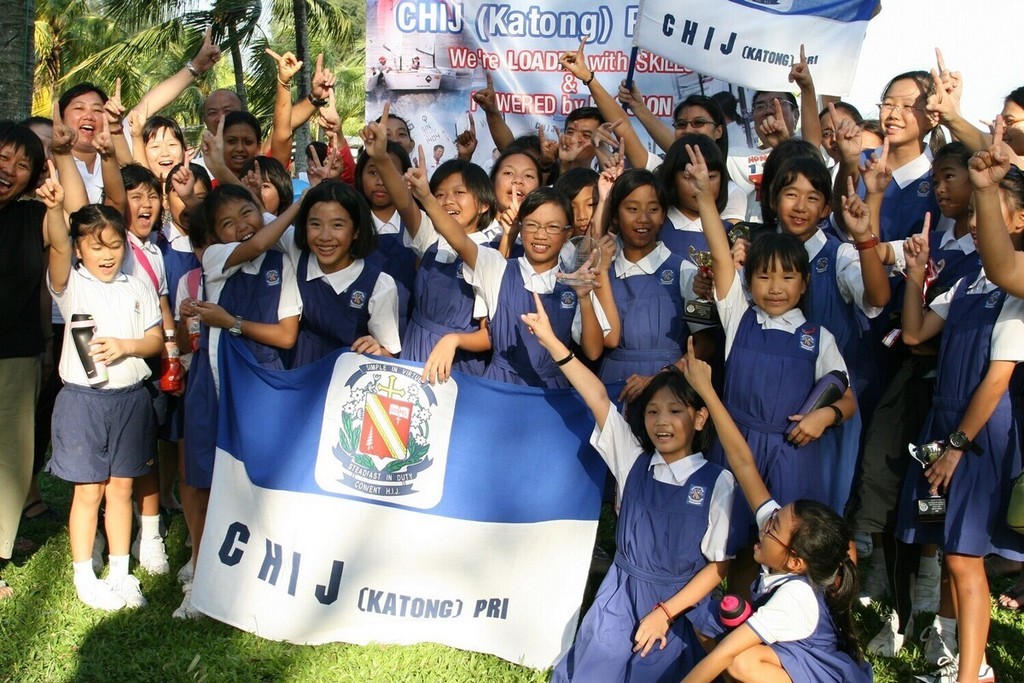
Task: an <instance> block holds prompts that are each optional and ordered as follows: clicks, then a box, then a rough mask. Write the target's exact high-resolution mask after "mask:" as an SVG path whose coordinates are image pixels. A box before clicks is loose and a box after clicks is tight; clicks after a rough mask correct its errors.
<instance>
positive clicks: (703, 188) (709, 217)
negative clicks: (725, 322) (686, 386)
mask: <svg viewBox="0 0 1024 683" xmlns="http://www.w3.org/2000/svg"><path fill="white" fill-rule="evenodd" d="M686 153H687V154H689V155H690V163H688V164H687V165H686V169H685V170H684V173H688V174H690V175H691V176H692V177H693V184H694V187H695V188H696V189H697V208H698V210H699V213H700V223H701V229H703V230H704V237H705V238H706V239H707V241H708V247H709V248H710V249H711V272H712V274H713V276H714V279H715V296H716V297H718V299H719V300H722V299H724V298H725V297H726V295H727V294H728V293H729V289H730V288H731V287H732V282H733V280H734V279H735V277H736V266H735V265H734V264H733V260H732V249H731V248H730V247H729V236H728V235H727V234H726V232H725V229H724V227H723V226H722V217H721V215H719V213H718V207H717V206H715V196H714V195H713V194H712V193H711V182H710V180H709V179H708V165H707V162H705V161H704V155H703V154H702V153H701V151H700V147H697V146H694V145H687V146H686Z"/></svg>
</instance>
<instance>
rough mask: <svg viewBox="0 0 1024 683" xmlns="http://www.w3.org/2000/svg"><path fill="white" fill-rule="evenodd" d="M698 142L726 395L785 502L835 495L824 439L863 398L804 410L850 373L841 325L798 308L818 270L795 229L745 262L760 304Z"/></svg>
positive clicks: (758, 243) (760, 240)
mask: <svg viewBox="0 0 1024 683" xmlns="http://www.w3.org/2000/svg"><path fill="white" fill-rule="evenodd" d="M689 149H690V157H691V158H693V159H694V160H695V161H694V162H693V163H692V164H690V165H688V166H687V172H688V173H690V174H691V175H692V177H693V183H694V185H695V186H696V187H697V188H698V190H700V191H701V195H700V198H699V201H700V206H701V219H702V222H703V223H704V225H705V228H706V231H705V234H706V235H707V238H708V246H710V248H711V260H712V270H713V275H714V283H715V296H716V297H717V304H718V312H719V315H720V317H721V319H722V325H723V327H724V328H725V358H726V361H725V385H724V400H725V403H726V405H727V406H729V413H730V415H732V416H733V419H734V420H736V422H737V423H738V424H739V425H740V429H741V430H742V431H743V434H744V436H745V437H746V438H747V440H748V441H749V442H750V447H751V449H752V450H753V452H754V459H755V461H756V462H757V466H758V471H759V472H760V473H761V476H762V477H763V478H764V480H765V481H766V482H767V484H768V488H769V490H770V491H771V492H772V495H773V496H774V497H775V498H776V499H777V500H779V501H780V502H781V503H783V504H785V503H788V502H791V501H793V500H796V499H798V498H809V499H811V500H818V501H820V502H823V503H827V502H828V495H827V489H826V487H825V481H826V479H825V466H824V464H823V462H822V459H821V457H820V454H819V448H818V443H817V440H818V439H819V438H820V437H821V435H822V434H823V433H824V432H825V430H827V429H829V428H831V427H833V426H838V425H839V424H842V422H843V421H844V420H845V419H847V418H848V417H850V416H851V415H853V413H854V412H855V411H856V399H855V398H854V396H853V392H852V391H850V390H849V389H847V391H846V393H845V394H844V395H843V396H842V397H841V398H840V399H839V400H837V401H836V402H835V403H834V404H832V405H829V406H825V407H823V408H819V409H817V410H814V411H812V412H810V413H809V414H807V415H801V414H799V410H800V406H801V405H803V403H804V401H805V400H806V398H807V395H808V394H809V393H810V391H811V389H812V388H813V387H814V385H815V383H816V382H817V381H818V380H820V379H821V378H822V377H824V376H825V375H827V374H828V373H830V372H832V371H841V372H846V364H845V363H844V362H843V358H842V356H841V355H840V353H839V349H838V346H837V345H836V342H835V338H834V337H833V336H832V333H831V332H829V331H828V330H826V329H824V328H823V327H821V325H820V324H819V323H818V322H817V321H809V320H808V319H807V318H806V317H805V316H804V314H803V313H802V312H801V310H800V308H799V307H800V304H801V300H802V298H803V295H804V292H805V291H806V288H807V281H808V278H809V272H808V270H809V266H808V259H807V251H806V249H805V248H804V245H803V244H802V243H801V242H800V240H799V239H798V238H796V237H794V236H793V235H787V234H775V233H765V234H762V235H759V236H758V237H757V238H755V239H754V241H753V243H752V244H751V246H750V251H749V253H748V255H747V262H746V266H745V271H744V276H745V279H746V284H747V287H748V288H749V290H750V297H751V299H752V300H753V304H754V305H753V306H750V305H749V304H748V303H747V300H746V297H745V296H744V293H743V288H742V287H741V286H740V283H739V278H737V277H736V267H735V266H734V265H733V261H732V254H731V253H730V250H729V240H728V238H727V237H726V235H725V231H723V230H719V229H718V227H719V225H716V224H715V220H716V219H717V211H716V209H715V205H714V203H713V197H712V195H711V193H710V191H709V190H708V187H709V184H708V181H707V167H706V166H705V165H704V160H703V156H702V155H701V153H700V150H698V149H695V148H689ZM719 224H720V221H719ZM812 226H813V223H812ZM792 423H795V424H792ZM711 459H712V461H713V462H718V463H720V464H723V465H724V464H725V460H724V457H723V456H722V454H721V451H720V449H715V450H714V451H712V454H711ZM737 515H739V516H740V517H742V518H745V524H746V525H747V526H748V527H749V525H750V522H751V521H752V520H751V518H750V513H749V512H748V511H746V510H745V509H743V508H740V509H739V510H737ZM733 564H734V569H733V572H732V575H731V576H730V584H731V585H734V586H740V587H744V586H747V585H749V584H750V581H751V580H752V579H753V569H754V565H753V563H752V562H750V556H749V553H748V554H746V555H745V556H744V555H740V556H739V557H738V558H737V561H736V562H735V563H733Z"/></svg>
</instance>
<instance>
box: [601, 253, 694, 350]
mask: <svg viewBox="0 0 1024 683" xmlns="http://www.w3.org/2000/svg"><path fill="white" fill-rule="evenodd" d="M671 255H672V251H671V250H670V249H669V248H668V247H666V246H665V245H664V244H663V243H662V242H657V243H656V244H655V246H654V250H653V251H652V252H651V253H649V254H647V256H644V257H643V258H642V259H640V260H639V261H637V262H635V263H634V262H633V261H630V260H628V259H627V258H626V256H625V252H624V251H623V249H622V240H621V239H619V240H618V252H617V253H616V254H615V277H617V278H618V279H620V280H623V279H625V278H627V277H635V276H637V275H654V274H655V273H657V272H658V270H659V269H660V268H661V264H663V263H664V262H665V260H666V259H667V258H668V257H669V256H671ZM696 277H697V266H695V265H693V264H692V263H690V262H689V261H687V260H686V259H683V260H682V261H681V262H680V264H679V277H678V281H679V293H680V294H681V295H682V297H683V299H684V300H686V299H693V298H694V297H695V296H696V295H695V294H694V293H693V281H694V279H695V278H696ZM686 325H687V326H688V327H689V328H690V331H691V332H699V331H700V330H702V329H707V328H706V327H705V326H695V325H694V324H692V323H686Z"/></svg>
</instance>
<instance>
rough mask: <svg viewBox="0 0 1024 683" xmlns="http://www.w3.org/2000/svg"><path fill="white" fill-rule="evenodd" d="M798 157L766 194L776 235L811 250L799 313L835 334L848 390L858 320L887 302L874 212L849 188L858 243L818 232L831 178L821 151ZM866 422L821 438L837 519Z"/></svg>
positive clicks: (854, 380)
mask: <svg viewBox="0 0 1024 683" xmlns="http://www.w3.org/2000/svg"><path fill="white" fill-rule="evenodd" d="M811 152H813V153H814V155H813V156H810V155H800V156H793V157H791V158H789V159H787V160H786V161H784V162H783V163H782V165H781V166H780V167H779V169H778V171H777V172H776V173H775V174H774V175H773V178H772V180H771V185H770V187H769V188H767V191H768V192H769V197H770V200H769V201H770V204H771V210H772V214H773V215H775V216H776V217H777V220H778V229H779V231H780V232H782V233H786V234H789V235H793V236H795V237H796V238H797V239H799V240H800V241H801V242H802V243H803V245H804V249H805V250H806V251H807V257H808V261H809V263H810V266H811V267H810V278H809V280H808V285H807V294H806V296H804V299H803V305H802V309H803V312H804V314H805V315H806V316H807V317H808V318H809V319H811V320H815V321H817V322H819V323H820V324H821V325H823V326H824V327H825V329H827V330H828V331H829V332H831V333H832V334H833V335H835V340H836V344H837V345H838V347H839V350H840V352H841V353H842V356H843V358H844V359H845V360H846V363H847V370H848V372H849V376H848V379H849V383H850V386H851V387H857V386H859V385H858V379H859V375H858V373H857V367H856V365H855V361H856V359H857V357H858V355H859V354H860V351H861V346H862V340H861V325H860V322H859V321H858V315H862V316H864V317H865V318H867V319H871V318H874V317H876V316H877V315H878V314H879V313H881V312H882V307H883V306H885V304H886V303H888V301H889V281H888V276H887V274H886V270H885V266H884V264H883V263H882V259H881V257H880V255H879V253H878V250H876V249H875V245H876V244H877V243H878V240H877V238H876V237H875V236H874V235H873V234H872V232H873V231H877V226H874V228H873V226H872V217H871V211H870V210H869V208H868V206H867V205H866V204H865V203H864V202H862V201H861V200H860V199H859V198H858V197H857V195H856V194H855V193H854V192H853V191H852V184H851V189H850V192H849V193H848V195H847V196H846V197H845V198H844V200H843V212H842V213H843V214H844V217H845V224H846V226H847V230H848V231H849V233H850V235H851V238H852V239H853V243H852V244H850V243H846V242H840V241H839V240H838V239H836V238H835V237H832V236H829V235H828V234H827V233H825V232H824V231H822V230H820V229H819V228H818V224H819V223H820V222H821V221H822V220H823V219H825V218H827V216H828V214H829V212H830V207H831V200H832V179H831V176H830V175H829V172H828V169H826V168H825V164H824V163H822V161H821V157H820V155H818V154H817V153H816V150H811ZM860 436H861V419H860V414H859V413H858V412H855V413H854V414H853V415H851V416H850V418H849V419H848V420H847V421H846V422H845V423H844V424H843V425H842V426H841V427H838V428H836V429H831V430H828V431H827V432H825V433H824V434H823V435H822V443H821V446H820V452H821V454H822V457H823V458H825V459H826V460H825V462H826V466H825V467H826V472H828V476H827V477H826V481H825V485H826V486H827V487H828V490H827V494H828V498H827V499H826V502H828V503H829V504H830V505H831V506H832V509H833V510H835V511H836V512H842V511H843V510H844V509H845V508H846V501H847V499H848V498H849V496H850V488H851V486H852V483H853V476H854V472H855V470H856V466H857V453H858V450H859V446H860Z"/></svg>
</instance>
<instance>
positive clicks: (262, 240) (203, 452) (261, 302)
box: [175, 185, 302, 617]
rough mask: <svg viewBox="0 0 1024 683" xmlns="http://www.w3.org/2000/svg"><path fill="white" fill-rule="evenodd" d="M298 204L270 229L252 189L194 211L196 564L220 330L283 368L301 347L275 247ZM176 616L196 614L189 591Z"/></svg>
mask: <svg viewBox="0 0 1024 683" xmlns="http://www.w3.org/2000/svg"><path fill="white" fill-rule="evenodd" d="M298 209H299V205H298V204H297V203H296V204H293V205H292V206H290V207H288V209H286V210H285V211H284V212H283V213H282V214H281V215H280V216H279V217H278V218H277V219H276V220H275V221H274V222H272V223H270V224H269V225H267V226H264V225H263V214H262V213H261V212H260V210H259V207H258V206H257V204H256V202H255V201H254V200H253V198H252V195H250V194H249V191H248V190H246V189H245V188H243V187H240V186H237V185H222V186H220V187H217V188H216V189H214V190H213V191H212V192H210V194H208V195H206V198H205V199H204V200H203V203H202V204H201V205H200V206H199V207H198V208H197V209H196V210H195V211H194V212H193V214H192V224H191V226H190V229H189V240H190V241H191V242H192V246H193V248H194V249H195V250H196V254H197V255H198V256H199V259H200V261H201V262H202V264H203V298H204V300H203V301H191V300H189V301H186V302H185V303H183V305H182V307H181V314H182V315H183V316H188V315H196V316H198V317H199V319H200V320H201V321H202V328H201V331H200V338H199V350H198V351H196V352H195V354H194V356H193V359H192V366H191V368H190V369H189V381H188V383H187V385H186V387H185V481H186V483H187V484H188V485H189V486H192V487H194V491H193V495H192V496H189V498H188V499H187V500H186V501H183V502H184V503H185V514H186V517H187V519H188V527H189V532H190V534H191V535H192V562H193V565H194V564H195V560H196V558H197V557H198V555H199V544H200V542H201V540H202V532H203V526H204V524H205V522H206V506H207V504H208V501H209V496H210V486H211V484H212V482H213V465H214V455H215V450H216V446H217V412H218V409H217V404H218V398H217V397H218V394H219V376H218V363H217V349H218V343H219V341H220V335H221V334H222V333H225V332H227V333H229V334H232V335H234V336H237V337H240V338H241V339H242V341H243V342H244V343H245V345H246V347H247V348H248V349H249V351H250V352H251V353H252V354H253V356H254V357H255V359H256V362H257V363H259V364H260V365H261V366H263V367H265V368H272V369H278V370H280V369H283V368H284V364H283V362H282V359H281V351H282V349H289V348H291V347H292V346H293V345H294V344H295V339H296V337H297V336H298V330H299V314H300V313H301V312H302V304H301V302H300V300H299V294H298V289H297V288H296V286H295V271H294V268H293V266H292V264H291V262H290V260H289V259H288V258H287V257H286V256H285V255H284V254H282V253H281V252H279V251H273V250H271V248H272V247H273V246H274V245H275V244H276V243H277V241H278V240H279V239H280V238H281V236H282V234H283V233H284V231H285V229H286V228H287V227H288V226H289V225H290V224H291V222H292V221H293V220H294V219H295V214H296V213H297V212H298ZM268 250H269V251H268ZM175 614H176V616H184V617H190V616H194V615H195V614H196V612H195V611H194V609H192V607H191V593H190V592H186V594H185V599H184V600H183V601H182V605H181V607H180V608H179V611H178V612H176V613H175Z"/></svg>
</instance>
